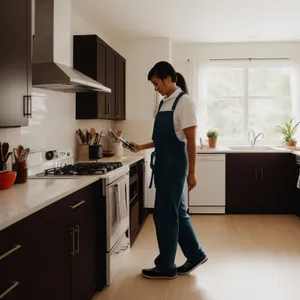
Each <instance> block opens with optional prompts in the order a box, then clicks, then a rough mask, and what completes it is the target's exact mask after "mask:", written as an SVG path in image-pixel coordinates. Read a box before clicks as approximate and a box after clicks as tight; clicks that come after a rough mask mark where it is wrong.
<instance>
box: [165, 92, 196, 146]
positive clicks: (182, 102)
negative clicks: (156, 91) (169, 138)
mask: <svg viewBox="0 0 300 300" xmlns="http://www.w3.org/2000/svg"><path fill="white" fill-rule="evenodd" d="M181 92H182V90H181V88H180V87H177V89H176V91H175V92H174V93H173V94H172V95H171V96H170V97H169V98H167V97H165V98H163V105H162V107H161V109H160V111H169V110H171V109H172V106H173V103H174V101H175V99H176V97H177V96H178V95H179V94H180V93H181ZM197 125H198V122H197V114H196V105H195V103H194V102H193V100H192V99H191V97H190V96H189V95H187V94H184V95H183V96H181V98H180V99H179V101H178V103H177V106H176V108H175V111H174V130H175V133H176V135H177V137H178V139H179V140H180V141H183V142H185V143H186V141H187V140H186V137H185V134H184V131H183V129H184V128H188V127H191V126H197Z"/></svg>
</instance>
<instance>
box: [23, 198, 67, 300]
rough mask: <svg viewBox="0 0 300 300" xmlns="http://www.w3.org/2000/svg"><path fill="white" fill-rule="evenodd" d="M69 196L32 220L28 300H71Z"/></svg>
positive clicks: (42, 211) (31, 217)
mask: <svg viewBox="0 0 300 300" xmlns="http://www.w3.org/2000/svg"><path fill="white" fill-rule="evenodd" d="M71 203H72V196H68V197H66V198H64V199H61V200H59V201H58V202H56V203H54V204H52V205H50V206H49V207H46V208H45V209H43V210H41V211H40V212H38V213H37V214H34V215H32V216H30V217H29V220H30V229H29V230H28V233H29V234H30V236H29V234H28V236H27V240H28V241H29V243H30V247H28V249H27V251H26V252H27V256H28V258H29V264H30V267H29V268H28V271H29V273H31V276H30V277H29V278H30V281H28V285H29V286H33V287H34V288H32V289H31V290H30V297H28V298H26V299H31V300H35V299H43V300H50V299H52V300H53V299H57V300H67V299H71V289H70V286H71V276H70V260H71V250H72V236H71V235H70V232H69V228H70V224H69V211H70V208H69V206H70V205H71Z"/></svg>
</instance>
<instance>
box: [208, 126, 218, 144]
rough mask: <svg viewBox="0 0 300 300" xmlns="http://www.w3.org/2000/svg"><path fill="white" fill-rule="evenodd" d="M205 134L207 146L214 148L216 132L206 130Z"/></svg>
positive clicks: (216, 137)
mask: <svg viewBox="0 0 300 300" xmlns="http://www.w3.org/2000/svg"><path fill="white" fill-rule="evenodd" d="M206 136H207V137H208V146H209V148H216V145H217V139H218V132H217V131H216V130H208V131H207V132H206Z"/></svg>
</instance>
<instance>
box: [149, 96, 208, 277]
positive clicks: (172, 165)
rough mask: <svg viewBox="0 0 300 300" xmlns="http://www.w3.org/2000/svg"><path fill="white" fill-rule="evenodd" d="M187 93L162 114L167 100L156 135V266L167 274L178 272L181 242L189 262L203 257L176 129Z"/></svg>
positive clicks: (185, 161)
mask: <svg viewBox="0 0 300 300" xmlns="http://www.w3.org/2000/svg"><path fill="white" fill-rule="evenodd" d="M183 94H184V92H181V93H180V94H179V95H178V96H177V98H176V99H175V101H174V104H173V106H172V110H171V111H160V109H161V107H162V104H163V101H161V102H160V105H159V109H158V113H157V115H156V118H155V123H154V129H153V136H152V140H153V142H154V145H155V152H153V154H154V155H152V159H151V160H152V162H151V165H152V169H153V174H154V182H155V186H156V196H155V206H154V214H153V217H154V221H155V227H156V235H157V240H158V246H159V252H160V254H159V255H158V257H157V258H156V259H155V265H156V267H158V269H159V270H160V271H161V272H166V273H174V272H176V265H175V264H174V261H175V255H176V250H177V243H179V245H180V247H181V249H182V251H183V254H184V255H185V256H186V258H187V259H188V260H191V261H197V260H199V258H200V257H201V256H203V251H202V249H201V247H200V245H199V244H198V241H197V238H196V235H195V233H194V230H193V227H192V225H191V221H190V218H189V216H188V214H187V212H186V207H185V204H184V184H185V181H186V176H187V168H188V156H187V148H186V145H185V143H184V142H182V141H180V140H179V139H178V137H177V136H176V133H175V130H174V119H173V115H174V111H175V109H176V106H177V103H178V101H179V100H180V98H181V96H182V95H183ZM154 158H155V164H153V160H154Z"/></svg>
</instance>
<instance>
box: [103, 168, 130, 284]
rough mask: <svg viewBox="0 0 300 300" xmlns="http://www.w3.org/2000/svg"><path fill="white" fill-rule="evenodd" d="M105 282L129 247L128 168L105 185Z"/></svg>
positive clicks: (110, 279)
mask: <svg viewBox="0 0 300 300" xmlns="http://www.w3.org/2000/svg"><path fill="white" fill-rule="evenodd" d="M105 201H106V284H107V285H110V284H111V283H112V281H113V278H114V277H115V276H116V273H117V272H118V269H119V267H120V266H121V263H122V261H123V257H124V254H125V251H126V250H127V249H129V244H130V240H129V215H130V213H129V170H127V171H126V173H125V174H124V175H122V176H121V177H119V178H118V179H116V180H115V181H113V182H111V183H109V184H107V185H106V186H105Z"/></svg>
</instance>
